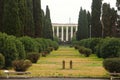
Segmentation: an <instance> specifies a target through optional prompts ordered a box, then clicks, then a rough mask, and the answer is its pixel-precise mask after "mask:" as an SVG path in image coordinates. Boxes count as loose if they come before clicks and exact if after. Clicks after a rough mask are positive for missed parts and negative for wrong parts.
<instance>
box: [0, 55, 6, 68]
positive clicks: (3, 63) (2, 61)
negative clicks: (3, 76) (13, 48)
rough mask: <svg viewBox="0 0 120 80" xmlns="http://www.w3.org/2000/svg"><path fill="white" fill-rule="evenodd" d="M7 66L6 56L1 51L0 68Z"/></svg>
mask: <svg viewBox="0 0 120 80" xmlns="http://www.w3.org/2000/svg"><path fill="white" fill-rule="evenodd" d="M4 66H5V57H4V56H3V55H2V54H1V53H0V69H2V68H3V67H4Z"/></svg>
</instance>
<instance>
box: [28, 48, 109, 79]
mask: <svg viewBox="0 0 120 80" xmlns="http://www.w3.org/2000/svg"><path fill="white" fill-rule="evenodd" d="M63 60H65V62H66V69H64V70H63V69H62V61H63ZM70 60H72V61H73V69H70V68H69V62H70ZM28 71H30V72H31V73H32V74H31V76H33V77H107V76H108V74H107V72H106V71H105V69H104V68H103V67H102V59H99V58H97V57H96V56H95V55H91V56H90V57H88V58H86V57H84V56H83V55H80V54H79V52H78V51H77V50H75V49H74V48H70V47H60V48H59V50H58V51H53V52H52V53H51V54H50V55H48V56H47V57H40V59H39V61H38V62H37V64H33V66H32V67H31V68H29V70H28Z"/></svg>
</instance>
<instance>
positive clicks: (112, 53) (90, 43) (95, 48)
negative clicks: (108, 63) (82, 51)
mask: <svg viewBox="0 0 120 80" xmlns="http://www.w3.org/2000/svg"><path fill="white" fill-rule="evenodd" d="M73 45H74V47H75V49H78V48H79V46H84V47H86V48H89V49H91V50H92V53H94V54H96V55H97V56H98V57H99V58H114V57H120V38H109V37H108V38H104V39H103V38H89V39H83V40H80V41H75V42H73Z"/></svg>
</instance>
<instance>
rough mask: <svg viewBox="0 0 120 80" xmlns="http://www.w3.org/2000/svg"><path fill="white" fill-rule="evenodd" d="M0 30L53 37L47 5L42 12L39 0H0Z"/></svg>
mask: <svg viewBox="0 0 120 80" xmlns="http://www.w3.org/2000/svg"><path fill="white" fill-rule="evenodd" d="M0 32H4V33H7V34H9V35H14V36H17V37H21V36H30V37H35V38H37V37H39V38H47V39H53V32H52V23H51V19H50V10H49V7H48V6H46V13H44V11H43V10H42V9H41V0H9V1H8V0H0Z"/></svg>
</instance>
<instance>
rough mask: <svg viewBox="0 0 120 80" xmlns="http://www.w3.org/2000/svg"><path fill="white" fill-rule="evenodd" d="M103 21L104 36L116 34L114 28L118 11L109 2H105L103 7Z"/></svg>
mask: <svg viewBox="0 0 120 80" xmlns="http://www.w3.org/2000/svg"><path fill="white" fill-rule="evenodd" d="M102 12H103V14H102V22H103V28H104V29H103V32H104V34H103V37H107V36H110V37H112V36H114V32H113V30H114V28H115V22H116V18H117V15H116V14H117V13H116V11H115V10H114V9H113V8H112V9H111V8H110V5H109V4H107V3H104V4H103V8H102Z"/></svg>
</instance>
